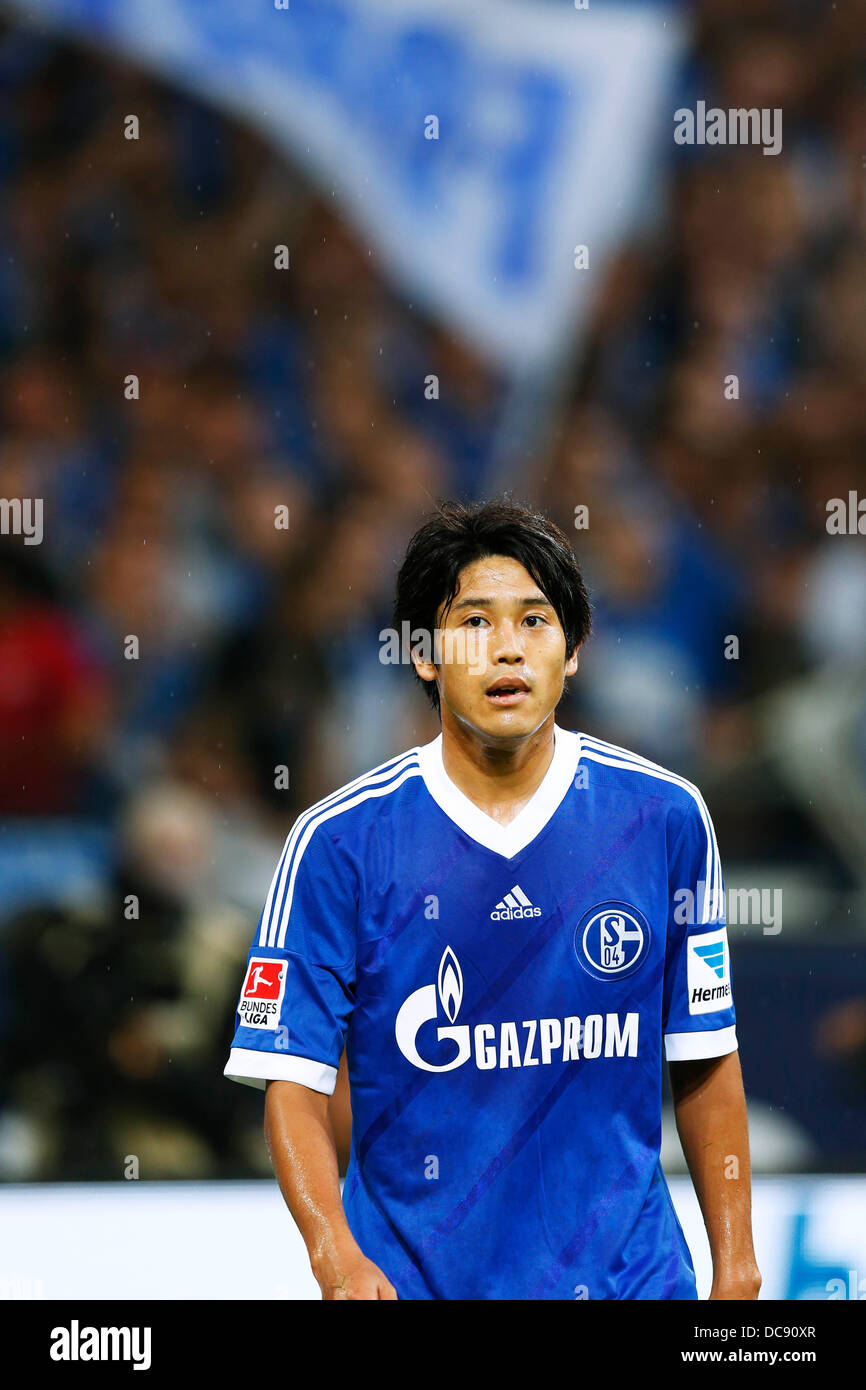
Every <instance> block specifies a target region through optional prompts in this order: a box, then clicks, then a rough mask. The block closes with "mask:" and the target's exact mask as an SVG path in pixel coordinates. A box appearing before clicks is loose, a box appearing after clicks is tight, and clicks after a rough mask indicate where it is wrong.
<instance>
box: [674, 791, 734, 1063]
mask: <svg viewBox="0 0 866 1390" xmlns="http://www.w3.org/2000/svg"><path fill="white" fill-rule="evenodd" d="M668 890H669V903H668V928H667V943H666V949H665V976H664V991H663V1012H662V1025H663V1034H664V1045H665V1056H666V1058H667V1060H668V1062H673V1063H680V1062H687V1061H691V1060H698V1059H705V1058H711V1057H720V1056H723V1055H725V1054H726V1053H729V1052H732V1051H734V1050H735V1049H736V1047H737V1036H736V1028H735V1024H736V1015H735V1013H734V1001H733V993H732V985H731V958H730V948H729V945H728V937H727V928H726V923H725V895H724V881H723V878H722V869H721V862H720V859H719V851H718V846H717V843H716V835H715V830H714V828H713V823H712V820H711V818H710V814H709V811H708V810H707V807H706V804H705V803H704V801H703V798H702V797H701V796H700V795H699V794H698V795H695V796H690V798H689V804H688V806H687V808H686V814H685V818H684V820H683V822H682V824H681V826H680V829H679V831H678V833H677V836H676V840H675V842H674V845H673V847H672V849H671V851H670V858H669V862H668Z"/></svg>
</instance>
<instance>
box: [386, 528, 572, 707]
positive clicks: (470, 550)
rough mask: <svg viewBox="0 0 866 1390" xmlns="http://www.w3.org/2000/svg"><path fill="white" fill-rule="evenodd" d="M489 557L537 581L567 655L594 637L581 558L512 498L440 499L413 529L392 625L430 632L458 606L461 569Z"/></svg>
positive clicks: (432, 696) (432, 693) (434, 695)
mask: <svg viewBox="0 0 866 1390" xmlns="http://www.w3.org/2000/svg"><path fill="white" fill-rule="evenodd" d="M489 555H506V556H508V557H509V558H510V559H512V560H517V561H518V562H519V563H520V564H521V565H522V566H523V568H524V569H525V570H526V571H527V573H529V574H530V575H531V576H532V578H533V579H534V580H535V582H536V584H537V585H538V587H539V589H540V590H541V591H542V593H543V594H544V596H545V598H547V599H548V600H549V601H550V603H551V604H552V605H553V608H554V612H555V613H556V616H557V617H558V619H559V621H560V623H561V624H562V630H563V632H564V633H565V650H566V654H567V655H568V656H570V655H571V653H572V652H573V651H574V649H575V647H577V646H579V645H580V644H581V643H582V642H583V641H584V640H585V639H586V638H587V637H588V636H589V633H590V630H591V627H592V609H591V606H590V602H589V597H588V595H587V591H586V585H585V583H584V581H583V576H582V574H581V572H580V567H579V566H578V563H577V557H576V555H575V553H574V551H573V550H572V548H571V543H570V541H569V539H568V537H567V535H566V534H565V532H564V531H561V530H560V528H559V527H558V526H557V525H556V524H555V523H554V522H552V521H549V520H548V519H547V517H545V516H542V515H541V513H540V512H536V511H533V510H532V509H531V508H530V507H524V506H520V505H519V504H517V503H514V502H510V501H487V502H477V503H474V504H471V505H467V504H465V503H463V502H456V501H440V502H439V503H438V504H437V507H436V510H435V512H434V513H433V514H432V515H431V516H430V517H429V518H428V520H427V521H425V522H424V524H423V525H422V526H421V527H420V528H419V529H418V530H417V531H416V532H415V534H414V536H413V537H412V539H411V540H410V542H409V545H408V548H407V550H406V555H405V557H404V559H403V563H402V565H401V566H400V571H399V574H398V575H397V588H396V594H395V598H394V609H393V617H392V622H393V625H394V628H395V629H396V631H397V632H398V633H399V632H400V631H401V630H402V629H401V624H403V623H406V622H408V624H409V632H410V633H413V632H415V631H417V630H419V629H420V630H421V631H422V632H424V633H430V634H431V636H432V634H433V632H434V631H435V629H436V618H437V614H438V612H439V610H440V608H441V607H442V606H443V605H444V613H443V619H444V617H445V616H446V615H447V613H448V610H449V609H450V607H451V604H452V603H453V601H454V599H455V597H456V594H457V587H458V581H459V577H460V571H461V570H462V569H464V568H465V567H466V565H470V564H472V563H473V561H475V560H481V559H484V558H486V557H487V556H489ZM412 670H413V673H414V675H415V678H416V679H417V680H418V681H419V682H420V683H421V684H422V685H423V686H424V688H425V690H426V693H427V697H428V699H429V700H430V703H431V704H432V706H433V708H434V709H435V710H438V709H439V690H438V688H437V685H436V682H435V681H422V680H421V677H420V676H419V675H418V671H417V669H416V667H415V664H414V662H413V664H412Z"/></svg>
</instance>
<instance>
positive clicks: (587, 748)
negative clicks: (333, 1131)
mask: <svg viewBox="0 0 866 1390" xmlns="http://www.w3.org/2000/svg"><path fill="white" fill-rule="evenodd" d="M344 1042H345V1045H346V1049H347V1059H348V1067H349V1081H350V1086H351V1097H352V1115H353V1125H352V1144H351V1158H350V1162H349V1168H348V1172H347V1175H346V1180H345V1185H344V1190H343V1203H344V1207H345V1211H346V1216H347V1220H348V1223H349V1226H350V1228H351V1230H352V1232H353V1234H354V1236H355V1238H356V1240H357V1241H358V1244H359V1245H360V1247H361V1249H362V1251H363V1252H364V1253H365V1254H366V1255H367V1256H368V1257H369V1258H370V1259H371V1260H373V1261H375V1263H376V1264H377V1265H379V1267H380V1268H381V1269H382V1270H383V1271H384V1273H385V1274H386V1275H387V1277H388V1278H389V1279H390V1280H391V1282H392V1283H393V1284H394V1286H395V1288H396V1290H397V1294H398V1296H399V1297H400V1298H401V1299H575V1298H578V1299H582V1298H588V1299H599V1298H603V1299H636V1298H639V1299H668V1298H674V1299H684V1298H695V1297H696V1290H695V1278H694V1271H693V1268H692V1262H691V1258H690V1255H689V1250H688V1247H687V1245H686V1241H685V1238H684V1236H683V1233H682V1230H681V1228H680V1225H679V1222H678V1221H677V1217H676V1214H675V1212H674V1209H673V1205H672V1203H671V1198H670V1195H669V1192H668V1188H667V1184H666V1182H665V1179H664V1176H663V1174H662V1171H661V1167H660V1164H659V1146H660V1139H661V1107H662V1085H663V1060H664V1059H665V1058H666V1059H667V1060H669V1061H680V1060H683V1059H689V1058H700V1057H718V1056H722V1055H723V1054H725V1053H728V1052H731V1051H733V1050H734V1049H735V1048H736V1046H737V1040H736V1032H735V1016H734V1006H733V999H732V996H731V966H730V956H729V951H728V943H727V938H726V931H725V914H724V888H723V881H722V872H721V866H720V863H719V855H718V849H717V846H716V839H715V833H714V830H713V825H712V821H711V819H710V815H709V812H708V811H707V807H706V805H705V804H704V800H703V798H702V796H701V794H700V792H699V791H698V789H697V788H696V787H695V786H694V785H693V784H692V783H691V782H689V781H687V780H686V779H685V778H684V777H680V776H678V775H677V774H675V773H673V772H670V771H668V770H667V769H666V768H663V767H660V766H659V765H658V764H657V763H653V762H650V761H649V760H648V759H646V758H644V757H641V756H640V755H638V754H636V753H633V752H630V751H628V750H627V749H623V748H618V747H616V746H615V745H614V744H611V743H607V742H605V741H604V740H602V739H597V738H593V737H591V736H589V735H587V734H583V733H572V732H569V731H567V730H565V729H561V728H559V727H558V726H555V728H554V754H553V759H552V761H551V764H550V767H549V769H548V771H547V773H546V775H545V777H544V779H543V781H542V783H541V784H540V786H539V787H538V789H537V791H536V792H535V793H534V795H533V796H532V798H531V799H530V801H529V802H528V803H527V804H526V805H525V806H524V807H523V808H522V810H521V811H520V812H519V814H518V815H517V816H516V817H515V818H514V819H513V820H512V821H511V822H510V823H509V824H508V825H500V824H499V823H497V822H496V821H494V820H493V819H492V818H491V817H490V816H488V815H486V814H485V813H484V812H483V811H481V810H480V809H479V808H478V807H477V806H476V805H475V804H474V803H473V802H472V801H470V800H469V798H468V797H466V796H465V795H464V794H463V793H462V792H461V791H460V790H459V788H458V787H457V786H456V785H455V784H454V783H453V782H452V781H451V779H450V778H449V777H448V775H447V773H446V772H445V768H444V764H443V760H442V736H441V734H440V736H439V737H438V738H436V739H434V740H433V741H432V742H431V743H428V744H425V745H423V746H421V747H417V748H413V749H410V750H409V751H408V752H406V753H404V754H403V755H402V756H400V757H396V758H393V759H391V760H390V762H387V763H384V764H383V765H382V766H381V767H377V768H375V769H373V771H371V772H369V773H367V774H366V775H364V776H362V777H358V778H356V779H355V780H354V781H353V782H350V783H349V784H348V785H347V786H345V787H342V788H340V790H339V791H336V792H334V793H333V794H332V795H331V796H327V797H325V798H324V799H323V800H322V801H320V802H318V803H317V804H316V805H315V806H313V807H311V808H310V809H309V810H308V811H305V812H304V813H303V815H301V816H299V817H298V820H297V821H296V822H295V825H294V826H293V828H292V831H291V833H290V835H289V837H288V839H287V841H286V844H285V848H284V850H283V853H282V857H281V859H280V862H279V864H278V866H277V869H276V872H275V873H274V877H273V881H272V883H271V886H270V891H269V892H268V896H267V900H266V902H265V906H264V910H263V912H262V915H261V919H260V922H259V925H258V928H257V930H256V935H255V939H254V941H253V944H252V948H251V950H250V954H249V960H248V964H247V970H246V974H245V977H244V982H243V986H242V990H241V997H240V1000H239V1003H238V1013H237V1030H236V1033H235V1037H234V1041H233V1044H232V1048H231V1054H230V1058H229V1061H228V1064H227V1066H226V1068H225V1074H226V1076H228V1077H230V1078H232V1079H233V1080H236V1081H241V1082H245V1083H246V1084H248V1085H252V1086H258V1087H261V1088H264V1086H265V1081H266V1079H269V1078H270V1079H275V1080H278V1079H285V1080H288V1081H296V1082H300V1083H302V1084H303V1085H305V1086H309V1087H311V1088H313V1089H314V1090H317V1091H320V1092H323V1093H324V1094H326V1095H329V1094H331V1093H332V1091H333V1089H334V1085H335V1081H336V1075H337V1067H338V1065H339V1061H340V1056H341V1053H342V1050H343V1045H344Z"/></svg>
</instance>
